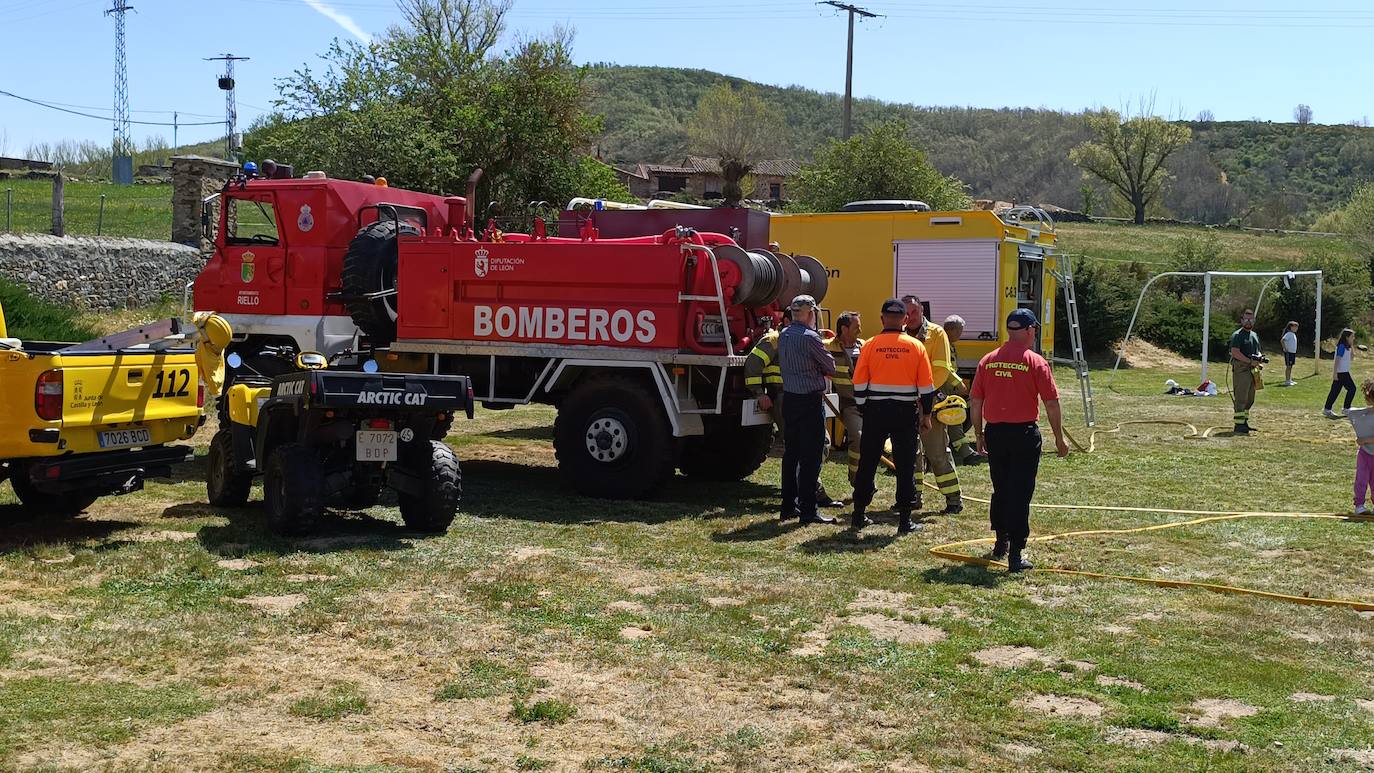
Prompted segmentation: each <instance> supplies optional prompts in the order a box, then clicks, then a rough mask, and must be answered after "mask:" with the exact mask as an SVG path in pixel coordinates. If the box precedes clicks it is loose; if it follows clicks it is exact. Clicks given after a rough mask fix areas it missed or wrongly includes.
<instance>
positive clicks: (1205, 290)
mask: <svg viewBox="0 0 1374 773" xmlns="http://www.w3.org/2000/svg"><path fill="white" fill-rule="evenodd" d="M1171 276H1196V277H1202V380H1203V381H1206V380H1207V366H1208V346H1209V344H1210V342H1211V341H1210V339H1211V332H1212V279H1213V278H1214V277H1255V278H1259V277H1265V278H1267V279H1269V282H1266V283H1265V284H1264V285H1262V286H1261V287H1260V294H1259V300H1260V301H1263V300H1264V291H1265V289H1266V288H1267V287H1268V286H1269V283H1270V282H1273V281H1274V280H1275V279H1283V280H1285V283H1291V282H1292V281H1293V280H1295V279H1297V278H1298V277H1304V276H1310V277H1314V278H1315V279H1316V280H1317V295H1316V300H1317V308H1316V319H1314V320H1313V324H1312V372H1313V373H1314V374H1315V373H1317V372H1319V371H1320V369H1321V341H1322V272H1321V271H1316V270H1311V271H1165V272H1162V273H1159V274H1155V275H1154V276H1152V277H1150V278H1149V279H1148V280H1147V281H1146V282H1145V286H1144V287H1142V288H1140V297H1139V298H1136V301H1135V311H1133V312H1132V313H1131V322H1130V324H1129V325H1127V326H1126V336H1125V337H1124V338H1122V339H1121V344H1120V347H1119V348H1118V349H1117V352H1116V364H1114V365H1112V375H1111V377H1110V378H1109V379H1108V380H1107V383H1108V384H1111V383H1112V380H1113V379H1115V378H1116V371H1117V368H1119V367H1121V359H1122V357H1123V356H1124V355H1125V354H1126V345H1127V344H1128V343H1129V342H1130V340H1131V333H1132V332H1134V330H1135V323H1136V319H1137V318H1138V317H1139V316H1140V308H1141V306H1142V305H1143V304H1144V302H1145V294H1146V293H1148V292H1149V291H1150V286H1151V285H1153V284H1154V283H1155V281H1157V280H1159V279H1163V278H1165V277H1171ZM1259 310H1260V309H1259V303H1258V302H1257V303H1256V304H1255V313H1259Z"/></svg>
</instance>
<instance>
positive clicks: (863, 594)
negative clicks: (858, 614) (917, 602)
mask: <svg viewBox="0 0 1374 773" xmlns="http://www.w3.org/2000/svg"><path fill="white" fill-rule="evenodd" d="M913 598H914V597H913V596H912V595H911V594H910V593H898V592H896V591H890V590H875V589H873V588H864V589H863V590H862V591H859V595H858V597H857V598H855V599H854V600H853V601H851V602H849V608H850V609H856V610H857V609H891V610H894V611H896V610H902V609H906V608H907V607H909V606H911V601H912V599H913Z"/></svg>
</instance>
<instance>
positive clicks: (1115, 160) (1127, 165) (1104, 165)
mask: <svg viewBox="0 0 1374 773" xmlns="http://www.w3.org/2000/svg"><path fill="white" fill-rule="evenodd" d="M1088 125H1089V127H1090V128H1091V129H1092V132H1093V135H1094V139H1091V140H1089V141H1087V142H1084V143H1083V144H1081V145H1079V146H1078V147H1076V148H1074V149H1073V150H1071V151H1069V158H1071V159H1073V162H1074V163H1075V164H1077V165H1078V167H1079V168H1080V169H1082V170H1083V172H1084V173H1085V174H1088V175H1091V176H1092V177H1096V178H1098V179H1099V180H1102V181H1103V182H1105V183H1107V184H1108V185H1110V186H1111V187H1112V189H1113V190H1114V191H1115V192H1116V193H1117V194H1118V195H1119V196H1121V198H1122V199H1124V200H1125V201H1126V202H1127V203H1129V204H1130V206H1131V209H1132V210H1133V211H1134V213H1135V222H1136V224H1137V225H1143V224H1144V223H1145V208H1146V207H1147V206H1149V204H1150V203H1151V202H1152V201H1154V200H1155V198H1156V197H1158V196H1159V194H1160V191H1161V190H1163V188H1164V180H1165V178H1166V177H1167V175H1168V173H1167V172H1166V171H1165V169H1164V162H1165V161H1166V160H1168V158H1169V156H1170V155H1171V154H1172V153H1173V152H1174V151H1175V150H1178V149H1179V148H1181V147H1183V146H1184V145H1186V144H1188V141H1189V139H1191V138H1192V131H1191V130H1190V129H1189V128H1188V127H1187V126H1183V125H1181V124H1176V123H1171V122H1169V121H1166V120H1164V119H1163V118H1160V117H1158V116H1153V115H1149V114H1148V111H1147V110H1144V109H1142V110H1141V114H1140V115H1137V116H1133V117H1131V118H1129V119H1127V120H1126V121H1124V122H1123V121H1122V120H1121V114H1120V113H1117V112H1116V111H1115V110H1101V111H1099V112H1097V113H1092V114H1090V115H1089V116H1088Z"/></svg>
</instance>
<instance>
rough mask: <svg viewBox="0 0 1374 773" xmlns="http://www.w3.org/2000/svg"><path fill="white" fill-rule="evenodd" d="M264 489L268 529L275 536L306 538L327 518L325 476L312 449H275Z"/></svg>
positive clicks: (285, 445)
mask: <svg viewBox="0 0 1374 773" xmlns="http://www.w3.org/2000/svg"><path fill="white" fill-rule="evenodd" d="M262 488H263V497H262V498H263V505H264V509H265V510H266V515H267V526H268V528H270V529H271V530H272V531H273V532H274V533H276V534H280V535H283V536H296V535H299V534H304V533H306V532H309V531H310V529H311V528H312V527H314V525H315V523H316V522H317V521H319V519H320V517H321V516H322V515H324V473H323V470H322V469H321V467H320V458H319V455H317V454H316V453H315V451H314V450H313V449H311V448H310V447H309V446H305V445H302V444H300V443H283V444H282V445H279V446H277V447H276V448H275V449H273V451H272V453H271V454H270V455H268V457H267V465H266V467H265V468H264V469H263V480H262Z"/></svg>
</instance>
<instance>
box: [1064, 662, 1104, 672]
mask: <svg viewBox="0 0 1374 773" xmlns="http://www.w3.org/2000/svg"><path fill="white" fill-rule="evenodd" d="M1064 665H1066V666H1068V667H1070V668H1072V669H1073V670H1075V671H1079V672H1088V671H1094V670H1096V669H1097V664H1096V663H1090V662H1088V661H1086V660H1066V661H1064Z"/></svg>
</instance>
